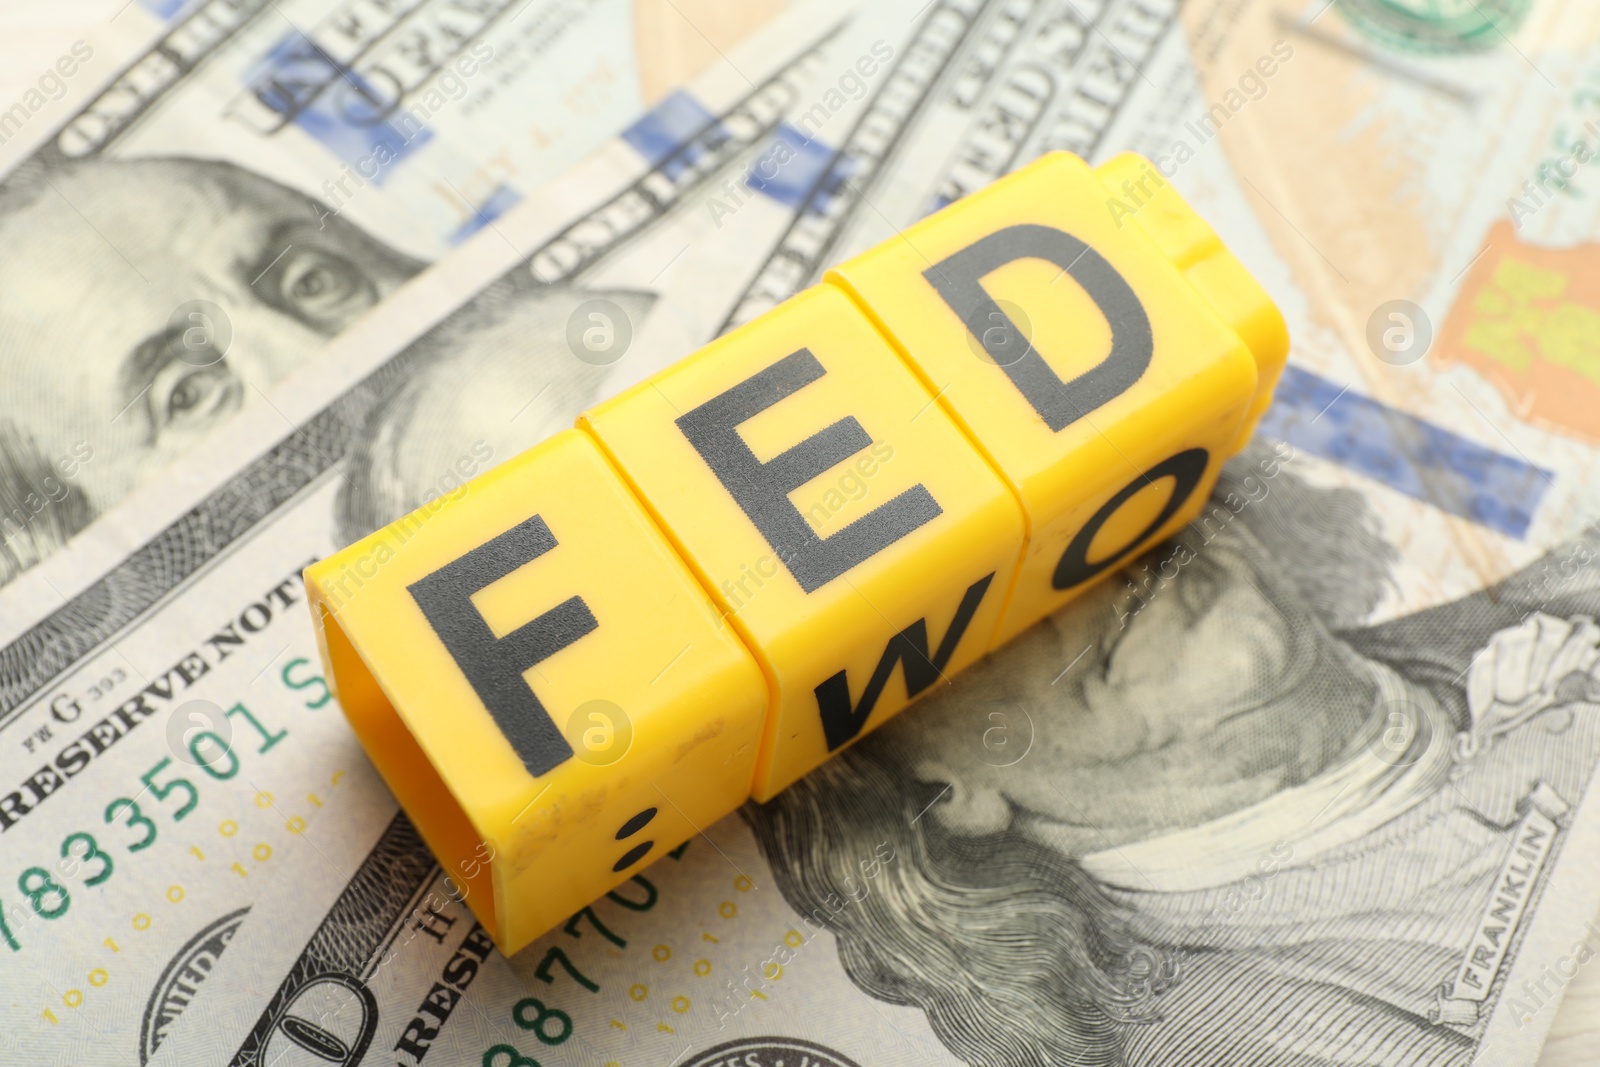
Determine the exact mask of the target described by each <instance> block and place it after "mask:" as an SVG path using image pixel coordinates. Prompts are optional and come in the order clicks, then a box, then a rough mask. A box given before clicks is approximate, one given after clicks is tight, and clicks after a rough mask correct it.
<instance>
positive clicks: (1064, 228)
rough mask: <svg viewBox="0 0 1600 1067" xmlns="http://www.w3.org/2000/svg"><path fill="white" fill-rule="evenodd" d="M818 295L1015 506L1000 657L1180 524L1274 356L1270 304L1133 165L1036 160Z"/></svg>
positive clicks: (1264, 384)
mask: <svg viewBox="0 0 1600 1067" xmlns="http://www.w3.org/2000/svg"><path fill="white" fill-rule="evenodd" d="M827 280H828V281H829V282H831V283H834V284H837V285H839V286H841V287H842V288H844V289H845V290H847V291H848V292H849V293H851V294H852V296H853V297H854V298H855V300H856V302H857V304H858V306H860V307H862V308H863V309H864V310H865V311H866V313H867V314H868V315H869V317H870V318H871V319H872V320H873V321H874V323H875V324H876V325H878V326H879V327H880V329H881V330H882V331H883V334H884V335H885V336H887V337H889V338H890V339H892V341H893V343H894V345H895V346H896V348H897V350H898V351H899V353H900V355H901V356H902V357H903V358H904V359H905V360H906V361H907V363H908V364H909V365H910V366H912V367H913V368H914V369H915V370H916V372H917V373H918V374H919V375H920V376H921V377H922V379H923V380H924V383H925V385H926V387H927V389H928V390H929V391H930V393H932V394H934V395H937V396H938V398H939V403H940V404H941V405H942V406H943V407H945V408H946V409H947V410H948V411H949V412H950V413H951V415H952V416H953V417H954V418H955V419H956V421H957V422H958V423H959V425H960V426H961V427H962V428H963V429H964V430H965V432H966V433H967V434H968V435H969V436H970V438H971V439H972V441H973V442H974V444H975V446H976V447H978V448H979V449H981V450H982V451H983V452H984V454H985V455H986V456H987V457H988V458H989V459H990V461H991V462H992V464H993V465H994V468H995V469H996V470H998V471H999V472H1000V473H1001V474H1002V475H1003V476H1004V478H1005V479H1006V481H1007V482H1008V483H1009V484H1010V485H1011V487H1012V488H1013V489H1014V491H1015V492H1016V494H1017V495H1018V496H1019V497H1020V499H1021V501H1022V506H1023V508H1024V510H1025V512H1026V515H1027V521H1028V535H1027V537H1028V541H1027V549H1026V553H1025V556H1024V559H1023V562H1022V566H1021V568H1020V570H1019V572H1018V576H1017V580H1016V585H1015V588H1014V589H1013V590H1012V592H1011V596H1010V603H1009V605H1008V607H1007V609H1006V615H1005V618H1004V620H1003V621H1002V623H1001V626H1000V628H999V630H998V632H997V637H996V641H997V643H999V642H1003V641H1005V640H1007V639H1009V638H1010V637H1012V636H1015V635H1016V634H1017V633H1018V632H1020V631H1021V630H1023V629H1024V628H1026V627H1027V626H1029V625H1030V624H1032V623H1033V622H1035V621H1037V620H1038V619H1040V618H1041V617H1043V616H1045V615H1047V614H1049V613H1050V612H1052V611H1054V610H1056V609H1057V608H1058V607H1060V606H1061V605H1062V604H1064V603H1065V602H1066V601H1068V600H1070V599H1071V598H1072V597H1074V596H1076V595H1077V594H1078V593H1080V592H1082V590H1083V589H1085V588H1087V586H1088V585H1089V584H1090V583H1091V582H1093V581H1095V580H1097V579H1099V578H1102V577H1104V576H1105V575H1107V574H1108V573H1110V572H1111V571H1112V570H1113V569H1114V568H1115V567H1116V565H1117V564H1119V563H1123V562H1126V561H1127V560H1128V559H1129V558H1130V557H1131V556H1132V555H1133V554H1135V553H1136V552H1138V551H1139V550H1140V549H1141V548H1144V547H1147V546H1149V545H1151V544H1153V543H1155V542H1156V541H1158V540H1160V539H1161V538H1164V537H1168V536H1170V535H1171V534H1172V533H1174V532H1176V531H1177V530H1178V529H1179V528H1180V527H1182V525H1183V524H1184V523H1186V522H1188V521H1189V520H1190V519H1192V518H1193V517H1194V515H1195V514H1196V513H1197V512H1198V511H1199V509H1200V507H1201V506H1202V505H1203V504H1204V502H1205V499H1206V497H1207V496H1208V495H1209V494H1210V491H1211V488H1212V486H1213V484H1214V483H1215V480H1216V476H1217V474H1218V472H1219V470H1220V467H1221V465H1222V463H1223V461H1224V460H1226V459H1227V458H1228V457H1229V456H1230V455H1232V454H1233V453H1234V452H1235V451H1237V449H1238V448H1239V447H1241V446H1242V445H1243V443H1244V441H1245V440H1246V439H1247V437H1248V433H1249V430H1250V429H1251V428H1252V427H1253V425H1254V419H1255V418H1256V417H1259V415H1260V411H1261V409H1262V408H1264V406H1265V404H1266V402H1267V401H1269V400H1270V396H1271V387H1272V385H1273V383H1274V382H1275V381H1276V378H1277V373H1278V371H1279V370H1280V369H1281V367H1282V365H1283V360H1284V357H1285V355H1286V352H1287V333H1286V331H1285V329H1284V327H1283V322H1282V319H1281V317H1280V316H1279V315H1278V312H1277V309H1276V308H1275V307H1273V305H1272V302H1271V301H1270V300H1269V299H1268V298H1267V296H1266V294H1265V292H1264V291H1262V290H1261V288H1260V286H1259V285H1257V284H1256V283H1255V282H1254V281H1253V280H1252V279H1251V278H1250V277H1249V275H1248V274H1247V273H1246V272H1245V271H1244V270H1243V268H1242V267H1239V266H1238V264H1237V262H1236V261H1234V260H1233V258H1232V257H1231V256H1230V255H1228V253H1227V252H1226V250H1224V249H1223V248H1222V246H1221V244H1220V242H1218V241H1217V238H1216V235H1215V234H1214V233H1213V232H1212V231H1211V229H1210V228H1209V227H1208V226H1206V225H1205V223H1204V222H1202V221H1201V220H1200V219H1199V218H1198V217H1197V216H1195V215H1194V213H1193V212H1192V211H1191V210H1190V209H1189V208H1188V206H1187V205H1186V204H1185V203H1184V202H1183V200H1182V198H1181V197H1179V196H1178V194H1177V193H1176V192H1175V191H1173V190H1172V189H1171V187H1170V186H1169V185H1166V183H1165V182H1164V181H1163V180H1162V179H1161V177H1160V175H1159V174H1158V173H1156V172H1155V170H1154V169H1153V168H1151V167H1150V166H1149V165H1148V164H1147V163H1144V162H1143V161H1142V160H1139V159H1138V157H1121V158H1119V159H1118V160H1114V161H1112V163H1110V164H1107V165H1106V166H1105V167H1102V168H1101V169H1100V171H1098V172H1097V171H1094V170H1091V169H1090V168H1089V167H1088V166H1087V165H1086V164H1085V163H1084V162H1083V161H1082V160H1080V159H1078V158H1077V157H1075V156H1071V155H1067V154H1066V153H1055V154H1052V155H1049V156H1046V157H1044V158H1042V159H1040V160H1038V161H1037V162H1035V163H1033V164H1031V165H1030V166H1028V167H1026V168H1024V169H1022V170H1020V171H1018V172H1017V173H1015V174H1013V175H1011V176H1009V177H1007V178H1006V179H1004V180H1002V181H1000V182H996V183H995V184H994V185H992V186H990V187H988V188H987V189H984V190H981V191H979V192H977V193H974V194H972V195H971V196H969V197H967V198H966V199H964V200H962V201H960V202H958V203H956V204H954V205H952V206H950V207H948V208H946V209H944V210H943V211H940V212H938V213H937V214H936V215H933V216H930V217H929V218H927V219H924V220H922V221H921V222H919V223H917V224H916V225H914V226H912V227H910V228H908V229H907V230H906V231H905V232H904V233H903V234H902V235H900V236H898V237H895V238H891V239H890V240H888V241H886V242H884V243H883V244H881V245H878V246H877V247H875V248H872V249H870V250H869V251H867V252H864V253H862V254H861V255H859V256H857V257H856V258H854V259H852V260H849V261H848V262H846V263H844V264H842V265H840V266H839V267H838V268H836V269H835V270H833V271H830V272H829V273H828V275H827Z"/></svg>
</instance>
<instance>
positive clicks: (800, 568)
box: [678, 348, 943, 593]
mask: <svg viewBox="0 0 1600 1067" xmlns="http://www.w3.org/2000/svg"><path fill="white" fill-rule="evenodd" d="M826 373H827V371H826V370H824V369H823V367H822V364H821V363H820V362H818V361H817V357H816V356H813V355H812V354H811V350H810V349H808V348H802V349H800V350H799V351H797V352H793V353H790V354H789V355H787V356H785V357H783V358H782V359H780V360H778V362H776V363H774V364H773V365H772V366H770V367H768V368H767V369H766V370H764V371H762V372H760V373H759V374H756V375H753V376H752V377H749V378H746V379H745V380H744V381H742V382H740V383H739V384H738V385H736V386H734V387H733V388H732V389H729V390H728V391H727V392H725V393H723V394H721V395H720V396H716V397H713V398H712V399H710V400H708V401H706V402H705V403H704V404H701V405H700V406H699V407H697V408H695V409H694V410H693V411H691V412H689V413H688V414H687V415H684V416H682V417H680V418H679V419H678V429H680V430H682V431H683V435H684V436H685V437H687V438H688V439H689V443H690V444H692V445H694V448H695V451H696V452H699V453H700V458H701V459H703V460H705V461H706V465H707V466H708V467H710V468H711V469H712V471H713V472H715V474H716V476H717V477H718V478H719V479H721V481H722V484H723V485H724V486H725V487H726V488H727V490H728V492H729V493H731V494H733V499H734V500H735V501H737V502H738V504H739V507H740V508H742V509H743V510H744V513H745V514H746V515H748V516H750V521H751V522H753V523H755V525H756V529H758V530H760V531H761V533H762V535H763V536H765V537H766V539H767V543H768V544H770V545H771V546H772V547H773V550H774V551H776V552H777V555H778V558H779V559H781V560H782V561H783V563H784V565H785V566H786V567H788V568H789V573H790V574H792V575H794V577H795V581H797V582H799V583H800V588H801V589H804V590H805V591H806V592H808V593H810V592H813V591H815V590H817V589H819V588H821V587H822V586H823V585H825V584H827V583H828V582H831V581H832V580H833V579H835V578H837V577H839V575H841V574H843V573H844V572H845V571H847V570H849V569H850V568H851V567H854V566H855V565H856V564H858V563H860V562H862V561H863V560H865V559H868V558H869V557H871V556H873V555H874V554H876V553H878V552H881V551H883V550H884V549H885V548H888V547H889V546H890V545H892V544H894V543H895V542H896V541H898V540H900V538H902V537H904V536H905V535H906V534H908V533H910V532H911V531H912V530H915V529H916V528H917V527H919V526H921V525H922V524H923V523H926V522H928V521H930V520H932V519H934V518H936V517H938V516H939V515H940V514H942V512H943V509H942V508H940V507H939V504H938V502H937V501H935V500H934V499H933V496H932V495H931V494H930V493H929V492H928V490H927V489H926V488H924V487H923V486H922V485H920V484H919V485H914V486H912V487H911V488H910V489H907V490H906V491H905V492H903V493H901V494H900V495H899V496H897V497H895V498H894V499H892V500H890V501H888V502H887V503H885V504H883V505H881V506H879V507H876V508H874V509H873V510H871V511H869V512H868V513H867V514H865V515H863V516H861V518H859V519H857V520H856V521H854V522H852V523H851V524H850V525H848V526H846V527H845V528H844V529H842V530H840V531H838V532H837V533H835V534H833V535H832V536H831V537H818V536H817V535H816V533H815V531H813V530H812V529H811V527H810V525H808V524H807V523H806V520H805V516H803V515H801V514H800V509H799V508H797V507H795V506H794V503H793V502H792V501H791V500H790V499H789V494H790V493H792V492H794V491H795V490H796V489H798V488H800V487H801V486H802V485H804V484H805V483H806V482H809V481H810V480H811V479H813V478H815V477H816V476H817V475H819V474H821V473H822V472H823V471H825V470H827V469H828V468H829V467H832V466H833V465H834V464H836V463H840V462H843V461H844V460H847V459H849V458H850V457H851V456H853V455H855V454H856V453H857V452H860V451H861V450H862V449H864V448H866V447H868V446H869V445H871V444H872V438H871V437H868V436H867V431H865V430H863V429H862V428H861V424H860V423H859V422H857V421H856V420H855V419H854V418H845V419H840V420H839V421H838V422H836V423H834V424H833V425H832V426H829V427H828V428H827V429H825V430H823V431H821V432H820V433H817V434H813V435H812V436H811V437H808V438H806V439H805V440H804V441H801V442H800V443H799V444H797V445H795V446H794V447H793V448H791V449H789V450H788V451H787V452H785V453H783V454H782V455H780V456H775V457H774V458H772V459H770V460H768V461H767V462H765V463H763V462H761V461H760V460H759V459H757V458H756V454H755V453H754V452H752V451H750V446H749V445H747V444H745V441H744V438H743V437H740V436H739V424H740V423H742V422H744V421H745V420H746V419H749V418H752V417H754V416H755V415H757V414H759V413H760V412H762V411H765V410H766V409H767V408H770V407H771V406H772V405H774V404H776V403H777V402H778V401H780V400H782V399H783V398H784V397H786V396H788V395H789V394H790V393H793V392H795V391H797V390H799V389H800V388H802V387H803V386H807V385H810V384H811V383H812V382H814V381H816V380H817V379H818V378H821V377H822V376H823V375H824V374H826Z"/></svg>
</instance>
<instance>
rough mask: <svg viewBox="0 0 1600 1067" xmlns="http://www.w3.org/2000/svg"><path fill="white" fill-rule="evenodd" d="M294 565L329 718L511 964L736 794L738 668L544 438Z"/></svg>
mask: <svg viewBox="0 0 1600 1067" xmlns="http://www.w3.org/2000/svg"><path fill="white" fill-rule="evenodd" d="M452 496H453V499H449V498H440V499H439V500H437V501H435V502H433V503H432V504H429V505H425V506H424V507H423V508H422V509H420V510H418V511H416V512H414V513H413V514H411V515H409V516H407V517H406V518H404V519H401V520H400V521H398V522H396V523H394V524H393V525H391V526H388V527H386V528H385V529H383V530H380V531H378V532H377V533H375V534H373V535H371V536H370V537H367V538H365V539H363V540H361V541H358V542H357V543H355V544H353V545H351V546H350V547H349V548H346V549H344V550H343V551H341V552H339V553H338V554H337V555H334V556H332V557H330V558H328V559H326V560H322V561H321V562H319V563H317V564H315V565H314V566H312V567H311V568H309V569H308V570H307V571H306V575H305V577H306V586H307V589H308V591H309V593H310V599H311V603H312V610H313V614H314V617H315V619H316V622H317V625H318V627H319V630H320V633H319V643H320V645H321V647H322V649H323V654H324V657H325V659H326V666H327V668H328V675H329V677H330V678H332V679H333V681H334V685H335V688H336V691H337V693H338V696H339V699H340V702H341V703H342V704H343V706H344V709H345V712H346V714H347V715H348V716H349V719H350V722H351V724H352V725H353V726H354V728H355V731H356V733H357V734H358V735H359V737H360V739H361V741H362V743H363V744H364V745H365V746H366V748H367V751H368V752H369V753H370V754H371V756H372V758H373V762H374V763H375V764H376V765H377V768H378V770H379V771H380V772H381V773H382V774H383V777H384V779H385V780H386V781H387V782H388V783H389V787H390V788H391V789H392V790H393V791H394V793H395V796H396V797H397V798H399V800H400V803H401V804H402V806H404V808H405V810H406V811H407V813H408V814H409V815H410V816H411V819H412V821H413V822H414V823H416V825H417V828H418V829H419V830H420V831H421V833H422V836H423V838H424V839H425V840H426V841H427V842H428V846H429V847H430V848H431V849H432V850H433V852H434V855H435V856H437V857H438V859H439V862H440V864H441V865H442V866H443V867H444V868H445V870H446V872H447V873H448V874H450V875H451V876H452V877H453V878H454V879H455V880H456V881H457V882H458V883H461V884H463V885H464V886H465V888H466V890H467V903H468V904H469V905H470V906H471V907H472V909H473V912H474V913H475V914H476V915H477V917H478V919H479V920H480V921H481V922H482V923H483V924H484V926H485V927H486V928H487V929H488V930H490V931H491V932H492V934H493V936H494V939H495V943H496V944H498V945H499V946H500V948H501V949H502V950H504V951H506V952H514V951H515V950H516V949H518V948H520V947H521V946H522V945H524V944H526V943H527V942H528V941H530V940H532V939H533V938H534V937H537V936H538V935H539V934H541V933H543V932H544V931H545V930H547V929H549V928H550V927H551V926H553V925H555V924H556V923H558V922H560V921H561V920H563V919H565V918H566V917H567V916H569V915H571V914H573V913H574V912H577V911H579V910H581V909H582V908H584V907H585V906H587V905H588V904H589V902H590V901H592V900H593V899H594V898H595V897H597V896H600V895H601V894H603V893H605V892H606V891H608V890H610V889H611V888H613V887H614V886H616V885H617V884H619V883H620V882H622V881H623V880H625V879H627V878H629V877H630V876H631V875H632V874H633V873H634V872H635V871H636V870H638V869H640V868H641V867H643V866H644V865H645V864H646V863H648V862H649V861H650V860H653V859H655V858H657V857H658V856H660V855H662V854H663V853H665V852H666V851H667V850H669V849H671V848H673V847H675V846H676V845H677V844H679V843H680V842H682V841H684V840H687V839H688V838H689V837H690V836H691V835H693V834H694V833H695V832H696V830H697V829H698V828H699V827H703V826H706V825H709V824H710V823H712V822H714V821H715V820H717V819H719V818H721V817H722V816H723V815H725V814H726V813H727V812H729V811H731V810H733V809H734V808H736V807H737V806H738V805H739V804H741V803H743V802H744V800H745V798H746V797H747V796H748V795H749V791H750V783H751V780H752V778H753V776H754V773H755V767H756V757H757V754H758V752H759V749H760V744H761V733H762V727H763V723H764V720H765V716H766V708H767V686H766V682H765V680H764V679H763V677H762V673H761V668H760V666H759V665H758V664H757V663H756V661H755V659H754V658H753V657H752V656H751V655H750V654H749V652H748V651H746V649H745V647H744V645H743V644H742V643H741V642H740V640H739V638H738V636H737V635H736V634H735V633H734V632H733V631H732V630H731V629H729V628H728V627H726V626H724V625H722V622H721V618H720V616H719V613H718V612H717V610H716V609H715V607H714V606H713V605H712V603H711V601H710V600H709V598H707V597H706V595H705V594H704V593H703V592H702V591H701V588H700V586H699V584H698V583H697V582H696V581H695V578H694V576H693V575H692V574H691V573H690V572H689V569H688V568H687V567H686V566H685V565H684V564H683V562H682V561H681V560H680V559H679V558H678V555H677V553H676V552H675V551H674V550H673V549H672V547H671V546H670V545H669V544H668V543H667V541H666V539H665V538H664V537H662V535H661V534H660V532H659V531H658V530H657V529H656V527H655V525H654V524H653V523H652V521H651V520H650V518H649V516H648V515H647V514H646V513H645V511H644V509H643V508H642V507H641V506H640V505H639V503H638V502H637V501H636V500H635V499H634V497H633V496H632V494H631V493H630V492H629V491H628V489H627V488H626V487H625V486H624V485H623V483H622V481H621V480H620V479H619V478H618V476H617V474H616V473H615V471H614V470H613V469H612V467H611V466H610V464H609V463H608V462H607V461H606V459H605V458H604V457H603V456H602V455H601V454H600V451H599V449H598V448H597V447H596V446H595V444H594V442H593V441H592V440H591V439H590V438H589V437H587V436H586V435H584V434H582V433H579V432H578V431H576V430H567V431H564V432H562V433H560V434H557V435H556V436H555V437H553V438H551V439H550V440H548V441H546V442H545V443H543V444H541V445H538V446H537V447H535V448H533V449H530V450H529V451H527V452H525V453H523V454H522V455H520V456H518V457H516V458H515V459H512V460H510V461H508V462H506V463H505V464H503V465H501V466H500V467H498V468H496V469H494V470H492V471H490V472H488V473H486V474H484V475H481V476H480V477H478V478H476V479H474V480H473V481H472V482H470V483H469V484H468V485H467V486H465V487H463V488H462V489H460V490H458V491H457V493H455V494H452Z"/></svg>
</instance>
